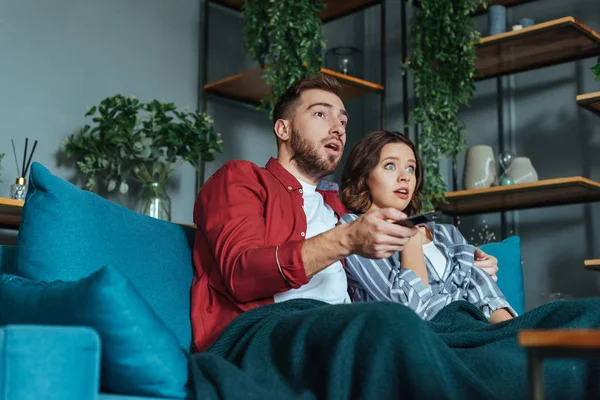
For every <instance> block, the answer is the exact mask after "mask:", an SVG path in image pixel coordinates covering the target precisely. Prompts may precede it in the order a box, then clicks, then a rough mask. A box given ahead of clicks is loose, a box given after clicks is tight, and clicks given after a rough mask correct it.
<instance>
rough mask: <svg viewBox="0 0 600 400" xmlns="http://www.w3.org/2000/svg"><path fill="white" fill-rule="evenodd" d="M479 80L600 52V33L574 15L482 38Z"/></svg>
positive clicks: (478, 54) (480, 42)
mask: <svg viewBox="0 0 600 400" xmlns="http://www.w3.org/2000/svg"><path fill="white" fill-rule="evenodd" d="M476 47H477V60H476V62H475V66H476V68H477V70H478V72H479V76H477V77H476V78H475V79H476V80H482V79H488V78H494V77H498V76H502V75H508V74H514V73H517V72H523V71H528V70H532V69H536V68H543V67H547V66H550V65H557V64H561V63H564V62H569V61H575V60H580V59H583V58H588V57H592V56H596V55H600V35H598V34H597V33H596V32H594V31H593V30H592V29H590V28H588V27H587V26H585V25H583V24H582V23H581V22H579V21H577V20H576V19H575V18H573V17H564V18H560V19H556V20H553V21H548V22H544V23H540V24H536V25H533V26H531V27H528V28H524V29H521V30H519V31H511V32H505V33H501V34H499V35H494V36H487V37H484V38H481V39H480V41H479V43H477V44H476Z"/></svg>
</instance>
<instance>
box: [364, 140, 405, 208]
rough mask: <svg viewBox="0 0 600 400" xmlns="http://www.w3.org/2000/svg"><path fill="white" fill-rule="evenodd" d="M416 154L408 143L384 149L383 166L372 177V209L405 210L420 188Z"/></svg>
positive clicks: (369, 183) (390, 144)
mask: <svg viewBox="0 0 600 400" xmlns="http://www.w3.org/2000/svg"><path fill="white" fill-rule="evenodd" d="M416 168H417V161H416V158H415V154H414V153H413V151H412V150H411V148H410V147H408V145H406V144H404V143H389V144H386V145H385V146H384V147H383V149H381V154H380V155H379V163H377V166H376V167H375V169H373V171H371V174H369V177H368V178H367V185H368V186H369V192H370V194H371V200H372V204H371V209H374V208H386V207H392V208H396V209H398V210H404V209H405V208H406V207H407V206H408V205H409V204H410V200H411V199H412V196H413V194H414V191H415V187H416V185H417V175H416Z"/></svg>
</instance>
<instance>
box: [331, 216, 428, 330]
mask: <svg viewBox="0 0 600 400" xmlns="http://www.w3.org/2000/svg"><path fill="white" fill-rule="evenodd" d="M356 218H357V216H356V215H352V214H347V215H344V216H342V218H341V221H340V222H341V223H348V222H352V221H354V220H355V219H356ZM346 268H347V271H348V273H349V275H350V276H351V278H352V279H351V281H353V282H354V283H355V284H357V285H359V286H360V287H361V288H362V291H360V292H358V293H361V295H360V296H359V297H360V298H353V299H352V300H353V301H361V300H377V301H392V302H396V303H401V304H403V305H405V306H407V307H409V308H410V309H412V310H413V311H415V312H416V313H417V314H418V315H419V316H420V317H421V318H425V315H426V311H427V308H428V304H429V302H430V300H431V298H432V292H431V288H430V287H429V286H426V285H425V284H424V283H423V281H422V280H421V278H419V276H418V275H417V274H416V273H415V272H414V271H413V270H411V269H408V268H399V267H398V266H394V264H393V263H392V261H391V260H390V259H380V260H373V259H368V258H365V257H361V256H359V255H356V254H353V255H351V256H349V257H347V258H346ZM351 286H352V285H351Z"/></svg>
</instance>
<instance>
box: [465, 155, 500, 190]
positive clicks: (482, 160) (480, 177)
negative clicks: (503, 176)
mask: <svg viewBox="0 0 600 400" xmlns="http://www.w3.org/2000/svg"><path fill="white" fill-rule="evenodd" d="M497 182H498V175H497V173H496V161H495V159H494V151H493V150H492V148H491V147H490V146H484V145H479V146H472V147H469V149H468V150H467V154H466V156H465V170H464V175H463V187H464V188H465V189H466V190H470V189H483V188H488V187H490V186H492V185H496V184H497Z"/></svg>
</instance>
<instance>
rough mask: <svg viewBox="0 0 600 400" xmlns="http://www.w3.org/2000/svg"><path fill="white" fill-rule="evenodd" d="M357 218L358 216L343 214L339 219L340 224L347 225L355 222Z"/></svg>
mask: <svg viewBox="0 0 600 400" xmlns="http://www.w3.org/2000/svg"><path fill="white" fill-rule="evenodd" d="M358 217H360V215H357V214H352V213H347V214H343V215H342V216H341V217H340V224H348V223H350V222H352V221H354V220H356V219H357V218H358Z"/></svg>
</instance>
